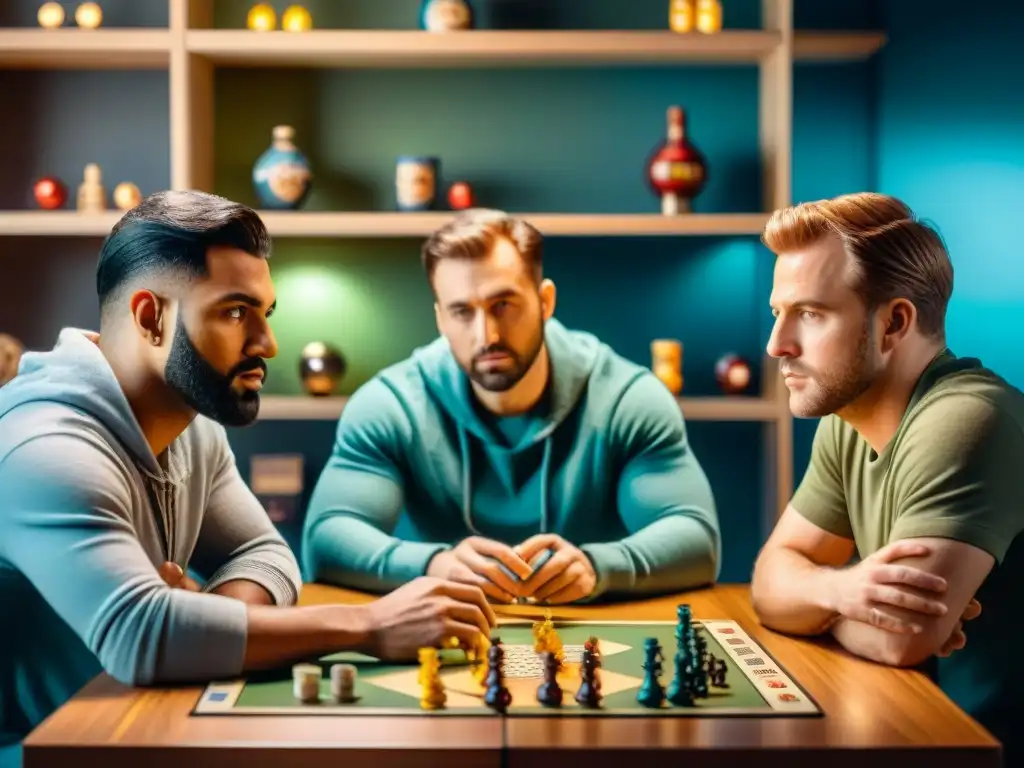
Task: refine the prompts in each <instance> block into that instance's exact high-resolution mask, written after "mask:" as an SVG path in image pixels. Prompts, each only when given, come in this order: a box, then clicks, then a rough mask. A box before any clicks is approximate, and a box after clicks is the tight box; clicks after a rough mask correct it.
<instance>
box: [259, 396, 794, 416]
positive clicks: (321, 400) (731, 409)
mask: <svg viewBox="0 0 1024 768" xmlns="http://www.w3.org/2000/svg"><path fill="white" fill-rule="evenodd" d="M678 401H679V405H680V407H681V408H682V409H683V416H684V417H685V418H687V419H690V420H692V421H754V422H756V421H765V422H768V421H775V420H776V419H778V418H779V416H780V413H781V411H780V410H779V406H778V404H776V403H774V402H772V401H771V400H767V399H765V398H762V397H750V396H735V397H681V398H678ZM347 402H348V398H347V397H344V396H338V397H307V396H304V395H292V396H289V395H266V396H264V397H262V398H260V415H259V419H260V421H286V420H290V421H326V420H335V419H337V418H338V417H339V416H341V412H342V410H343V409H344V407H345V403H347Z"/></svg>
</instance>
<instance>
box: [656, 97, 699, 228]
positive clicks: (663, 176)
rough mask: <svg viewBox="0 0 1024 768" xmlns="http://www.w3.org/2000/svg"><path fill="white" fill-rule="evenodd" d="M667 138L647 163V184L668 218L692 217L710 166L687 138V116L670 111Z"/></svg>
mask: <svg viewBox="0 0 1024 768" xmlns="http://www.w3.org/2000/svg"><path fill="white" fill-rule="evenodd" d="M667 115H668V136H667V138H666V139H665V143H664V144H662V145H661V146H660V147H658V149H657V150H655V152H654V153H653V154H652V155H651V157H650V158H649V159H648V161H647V182H648V184H650V186H651V189H652V190H653V191H654V193H655V194H656V195H660V196H661V212H662V213H663V214H664V215H666V216H673V215H675V214H678V213H689V212H690V203H691V201H692V200H693V199H694V198H695V197H696V196H697V195H698V194H699V193H700V191H701V190H702V189H704V185H705V184H706V183H707V162H706V161H705V159H704V156H703V155H702V154H701V153H700V151H699V150H698V149H697V148H696V147H695V146H694V145H693V144H692V143H691V142H690V140H689V139H688V138H687V137H686V115H685V113H684V112H683V110H682V108H681V107H676V106H673V107H669V108H668V113H667Z"/></svg>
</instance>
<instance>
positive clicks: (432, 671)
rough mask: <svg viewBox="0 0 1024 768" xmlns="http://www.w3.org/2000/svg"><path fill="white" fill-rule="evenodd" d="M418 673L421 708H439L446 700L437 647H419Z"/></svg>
mask: <svg viewBox="0 0 1024 768" xmlns="http://www.w3.org/2000/svg"><path fill="white" fill-rule="evenodd" d="M419 660H420V674H419V678H418V682H419V684H420V687H421V689H422V693H421V695H420V707H422V708H423V709H441V708H442V707H443V706H444V705H445V703H446V702H447V701H448V696H447V694H446V693H445V692H444V683H443V682H441V659H440V658H439V657H438V655H437V648H420V651H419Z"/></svg>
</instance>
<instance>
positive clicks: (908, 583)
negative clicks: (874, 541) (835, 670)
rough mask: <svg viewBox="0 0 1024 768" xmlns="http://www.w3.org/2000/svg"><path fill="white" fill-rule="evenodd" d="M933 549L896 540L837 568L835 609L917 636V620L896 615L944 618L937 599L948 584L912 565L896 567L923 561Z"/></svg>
mask: <svg viewBox="0 0 1024 768" xmlns="http://www.w3.org/2000/svg"><path fill="white" fill-rule="evenodd" d="M930 552H931V548H930V547H928V546H926V545H924V544H920V543H916V542H911V541H894V542H892V543H891V544H887V545H886V546H884V547H882V549H880V550H878V551H877V552H875V553H873V554H871V555H869V556H868V557H866V558H864V559H863V560H861V561H860V562H859V563H857V564H856V565H854V566H851V567H849V568H845V569H842V570H837V571H835V572H834V573H833V576H832V585H831V593H832V594H831V595H830V598H829V602H830V604H831V605H832V606H833V610H835V612H836V613H838V614H839V615H841V616H845V617H846V618H848V619H851V620H853V621H859V622H861V623H863V624H870V625H872V626H875V627H878V628H879V629H886V630H888V631H890V632H897V633H908V632H909V633H914V634H916V633H918V632H921V631H923V627H922V626H921V624H920V623H918V621H914V620H913V619H912V618H910V617H907V616H905V615H901V613H900V612H898V611H893V610H891V607H895V608H897V609H899V610H900V611H902V612H907V611H909V612H910V613H912V614H919V615H920V617H921V618H926V617H929V616H942V615H944V614H945V613H946V610H947V608H946V605H945V603H943V602H942V600H941V599H937V597H931V596H925V595H922V594H920V591H924V592H931V593H935V595H940V594H943V593H945V591H946V580H945V579H943V578H940V577H939V576H935V575H933V574H931V573H928V572H927V571H924V570H921V569H920V568H915V567H914V566H912V565H906V564H902V563H895V562H894V561H896V560H900V559H902V558H905V557H924V556H926V555H928V554H929V553H930Z"/></svg>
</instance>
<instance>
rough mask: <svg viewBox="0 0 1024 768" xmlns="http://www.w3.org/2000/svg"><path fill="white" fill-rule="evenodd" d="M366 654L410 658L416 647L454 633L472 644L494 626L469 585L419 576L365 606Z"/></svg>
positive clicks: (492, 617)
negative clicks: (367, 639)
mask: <svg viewBox="0 0 1024 768" xmlns="http://www.w3.org/2000/svg"><path fill="white" fill-rule="evenodd" d="M366 608H367V612H368V617H369V623H370V650H369V653H370V654H371V655H373V656H376V657H377V658H378V659H381V660H386V659H396V660H398V659H415V658H416V657H417V654H418V652H419V649H420V648H424V647H428V646H429V647H440V646H441V644H442V643H444V642H445V641H446V639H447V638H450V637H452V636H453V635H454V636H455V637H458V638H459V640H460V641H461V642H462V643H463V644H464V645H465V647H467V648H469V647H477V646H478V645H479V644H480V642H481V638H480V635H481V633H482V634H483V635H484V636H489V635H490V633H491V630H492V629H493V628H494V627H495V626H496V625H497V623H498V619H497V617H496V616H495V615H494V610H493V609H492V608H491V606H490V605H489V604H488V603H487V598H486V597H485V596H484V593H483V592H482V591H481V590H480V589H479V588H478V587H474V586H471V585H468V584H457V583H455V582H453V581H445V580H443V579H435V578H431V577H428V576H421V577H420V578H418V579H414V580H413V581H410V582H409V583H407V584H403V585H402V586H401V587H398V588H397V589H395V590H394V591H393V592H390V593H389V594H387V595H384V596H383V597H381V598H379V599H377V600H375V601H374V602H372V603H370V604H369V605H367V606H366Z"/></svg>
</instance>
